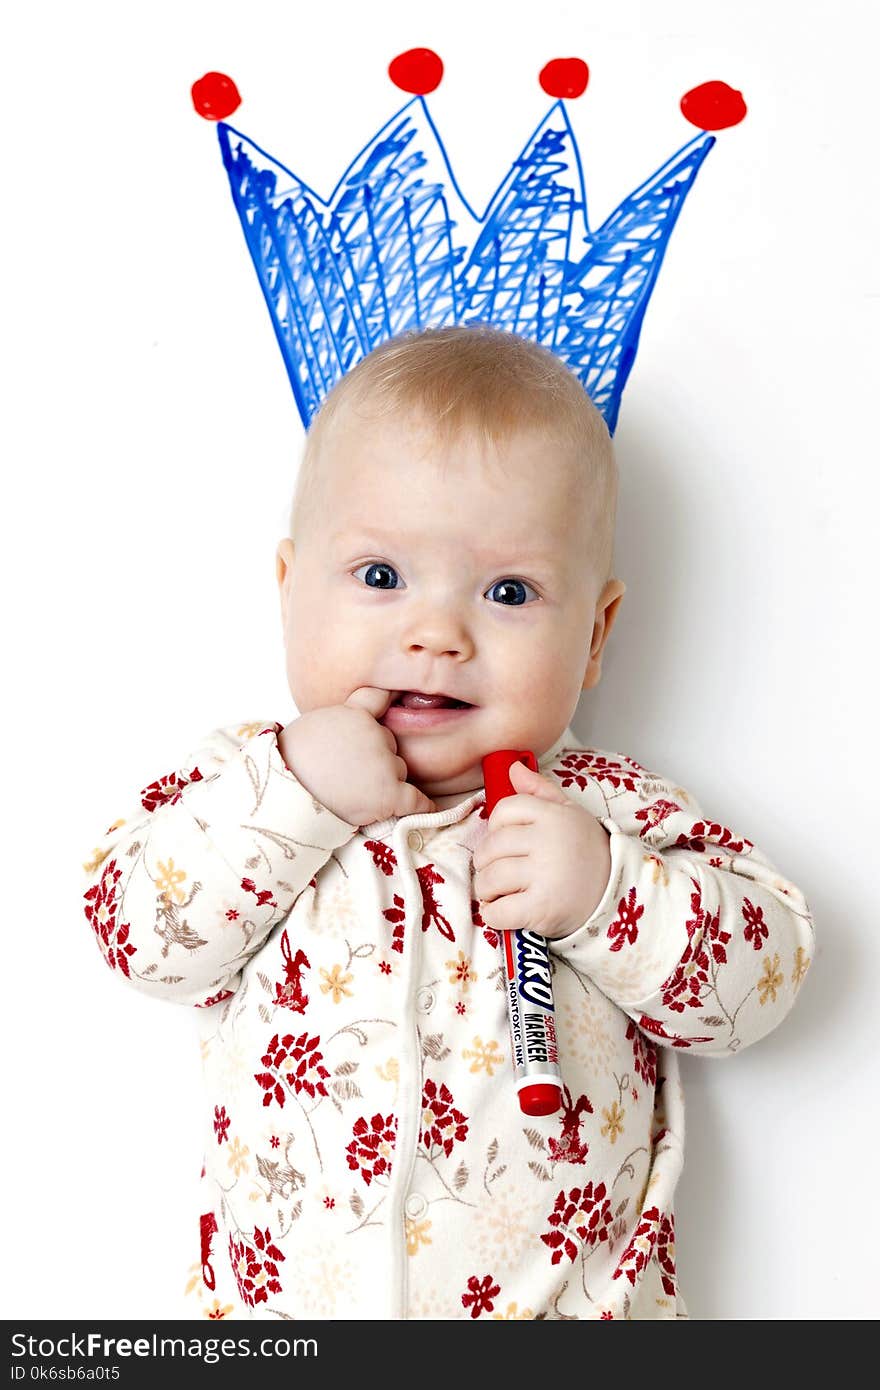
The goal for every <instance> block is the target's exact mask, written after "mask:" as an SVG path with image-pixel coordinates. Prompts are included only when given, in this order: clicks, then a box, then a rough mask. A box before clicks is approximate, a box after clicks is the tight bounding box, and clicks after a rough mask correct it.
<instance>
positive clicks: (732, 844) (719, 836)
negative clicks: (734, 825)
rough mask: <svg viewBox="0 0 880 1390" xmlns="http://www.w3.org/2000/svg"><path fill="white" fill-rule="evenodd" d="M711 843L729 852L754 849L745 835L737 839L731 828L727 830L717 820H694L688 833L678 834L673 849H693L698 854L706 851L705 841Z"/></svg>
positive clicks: (738, 852) (740, 852)
mask: <svg viewBox="0 0 880 1390" xmlns="http://www.w3.org/2000/svg"><path fill="white" fill-rule="evenodd" d="M707 841H709V842H710V843H711V844H713V845H720V846H721V848H722V849H726V850H729V851H730V853H731V854H742V852H743V850H744V849H747V848H748V849H754V848H755V846H754V845H753V844H752V842H751V840H747V839H746V838H745V836H744V835H743V836H741V837H740V838H739V839H738V838H737V837H736V836H735V835H734V833H733V831H732V830H728V828H727V826H726V825H720V824H719V823H718V821H712V822H709V821H702V820H698V821H695V822H694V824H693V825H692V826H691V829H690V833H689V834H688V835H679V837H678V839H677V840H676V842H675V844H674V845H673V846H672V848H673V849H695V850H697V851H698V852H699V853H700V854H704V853H705V851H706V842H707Z"/></svg>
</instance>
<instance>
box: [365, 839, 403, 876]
mask: <svg viewBox="0 0 880 1390" xmlns="http://www.w3.org/2000/svg"><path fill="white" fill-rule="evenodd" d="M364 849H365V850H367V852H368V853H369V854H371V855H372V856H373V863H374V864H375V866H376V868H377V869H381V871H382V873H383V874H385V875H386V877H388V878H390V877H391V875H392V874H393V872H394V870H395V869H396V868H397V856H396V854H395V853H394V850H393V849H392V848H391V846H390V845H386V844H385V843H384V842H383V841H382V840H364Z"/></svg>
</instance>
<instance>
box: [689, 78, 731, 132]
mask: <svg viewBox="0 0 880 1390" xmlns="http://www.w3.org/2000/svg"><path fill="white" fill-rule="evenodd" d="M680 106H681V114H682V115H683V116H684V117H685V119H686V120H689V121H690V123H691V125H695V126H697V128H698V129H699V130H726V129H727V128H728V126H732V125H739V123H740V121H741V120H743V118H744V117H745V114H746V110H747V107H746V104H745V101H744V100H743V94H742V92H738V91H737V90H736V88H735V87H728V85H727V83H726V82H702V83H700V86H699V87H692V88H691V90H690V91H689V92H685V94H684V96H683V97H682V99H681V102H680Z"/></svg>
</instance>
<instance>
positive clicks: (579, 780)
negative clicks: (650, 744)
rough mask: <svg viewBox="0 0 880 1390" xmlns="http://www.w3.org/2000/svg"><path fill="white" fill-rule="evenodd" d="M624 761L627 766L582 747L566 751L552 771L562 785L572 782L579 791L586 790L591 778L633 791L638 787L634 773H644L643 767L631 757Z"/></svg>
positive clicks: (617, 788)
mask: <svg viewBox="0 0 880 1390" xmlns="http://www.w3.org/2000/svg"><path fill="white" fill-rule="evenodd" d="M626 762H627V766H626V767H624V765H623V763H622V762H615V761H614V760H613V759H611V758H606V757H604V756H603V754H601V753H593V752H592V751H590V750H588V749H584V750H579V751H578V752H576V753H567V754H566V755H565V757H564V758H563V759H562V766H561V768H554V769H553V771H554V773H555V775H556V776H557V777H558V778H559V780H560V781H561V783H562V785H563V787H570V786H571V785H572V783H574V785H575V786H576V787H579V788H580V790H581V791H586V789H587V784H588V783H589V781H590V779H591V778H592V779H593V781H595V782H609V783H610V784H611V786H612V787H613V788H614V790H615V791H617V790H619V788H621V787H623V788H625V790H626V791H628V792H634V791H636V789H637V787H638V781H637V778H636V777H635V775H634V774H635V773H637V772H638V773H644V771H645V769H644V768H643V767H641V766H640V764H639V763H637V762H635V761H634V759H632V758H627V759H626Z"/></svg>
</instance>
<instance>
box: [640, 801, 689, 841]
mask: <svg viewBox="0 0 880 1390" xmlns="http://www.w3.org/2000/svg"><path fill="white" fill-rule="evenodd" d="M680 810H681V807H680V806H679V804H678V802H677V801H665V800H663V798H662V797H661V799H660V800H659V801H652V802H651V805H650V806H643V807H642V809H641V811H636V820H641V821H644V822H645V824H644V825H643V826H642V828H641V830H640V831H639V838H640V839H641V838H643V837H644V836H645V835H647V833H648V831H649V830H650V829H651V828H652V827H653V826H655V825H660V824H661V823H662V822H663V821H665V820H666V817H667V816H671V815H672V814H673V812H674V811H680Z"/></svg>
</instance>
